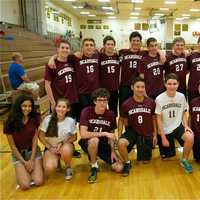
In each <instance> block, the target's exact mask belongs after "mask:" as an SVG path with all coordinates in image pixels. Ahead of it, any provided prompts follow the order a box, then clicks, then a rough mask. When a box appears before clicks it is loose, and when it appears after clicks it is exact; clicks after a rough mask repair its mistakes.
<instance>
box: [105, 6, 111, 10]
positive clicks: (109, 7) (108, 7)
mask: <svg viewBox="0 0 200 200" xmlns="http://www.w3.org/2000/svg"><path fill="white" fill-rule="evenodd" d="M102 9H103V10H113V8H112V7H111V6H102Z"/></svg>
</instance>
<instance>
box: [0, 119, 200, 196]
mask: <svg viewBox="0 0 200 200" xmlns="http://www.w3.org/2000/svg"><path fill="white" fill-rule="evenodd" d="M0 156H1V158H0V169H1V171H0V182H1V183H0V199H2V200H7V199H26V200H28V199H53V200H59V199H77V200H78V199H93V200H95V199H110V200H115V199H200V165H197V164H196V163H195V162H193V161H192V163H193V173H192V174H186V173H185V172H184V170H183V169H182V168H181V166H180V165H179V163H178V155H177V158H175V159H174V160H171V161H161V160H160V158H159V156H158V150H157V149H155V150H154V151H153V160H152V161H151V163H149V164H144V165H141V164H136V163H135V161H134V166H133V168H132V170H131V173H130V175H129V177H122V176H121V175H120V174H115V173H114V172H112V171H111V170H110V168H109V166H108V165H106V164H104V163H103V162H101V163H100V170H101V171H100V173H99V174H98V181H97V183H96V184H91V185H90V184H88V183H87V176H88V173H89V166H88V162H87V156H86V155H85V154H82V158H80V159H77V158H74V159H73V163H72V166H73V168H74V171H75V174H74V177H73V179H72V180H71V181H70V182H66V181H65V180H64V175H63V172H55V173H54V174H52V176H50V177H49V179H48V180H47V181H46V182H45V184H44V185H43V186H41V187H39V188H36V187H32V188H31V189H30V190H28V191H21V190H20V189H16V181H15V172H14V168H13V166H12V164H11V161H10V152H9V147H8V144H7V141H6V137H5V136H4V135H3V134H2V123H1V122H0ZM131 158H132V159H135V157H134V153H132V154H131Z"/></svg>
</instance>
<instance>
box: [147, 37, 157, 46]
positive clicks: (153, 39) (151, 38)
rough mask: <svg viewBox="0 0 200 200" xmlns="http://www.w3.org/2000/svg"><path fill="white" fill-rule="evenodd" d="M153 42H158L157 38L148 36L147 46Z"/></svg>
mask: <svg viewBox="0 0 200 200" xmlns="http://www.w3.org/2000/svg"><path fill="white" fill-rule="evenodd" d="M151 42H157V40H156V38H154V37H150V38H148V39H147V46H149V45H150V43H151Z"/></svg>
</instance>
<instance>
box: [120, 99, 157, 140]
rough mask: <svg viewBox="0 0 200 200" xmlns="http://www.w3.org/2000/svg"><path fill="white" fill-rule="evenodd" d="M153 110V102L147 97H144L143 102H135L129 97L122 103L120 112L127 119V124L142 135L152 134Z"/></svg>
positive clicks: (149, 135) (150, 135)
mask: <svg viewBox="0 0 200 200" xmlns="http://www.w3.org/2000/svg"><path fill="white" fill-rule="evenodd" d="M154 112H155V102H154V101H153V100H152V99H150V98H149V97H145V98H144V101H143V102H136V101H135V100H134V99H133V97H130V98H129V99H127V100H126V101H125V102H124V103H123V104H122V114H123V117H125V118H127V119H128V125H129V126H130V127H132V128H133V129H134V130H136V132H137V133H138V134H140V135H143V136H147V137H152V136H153V115H154Z"/></svg>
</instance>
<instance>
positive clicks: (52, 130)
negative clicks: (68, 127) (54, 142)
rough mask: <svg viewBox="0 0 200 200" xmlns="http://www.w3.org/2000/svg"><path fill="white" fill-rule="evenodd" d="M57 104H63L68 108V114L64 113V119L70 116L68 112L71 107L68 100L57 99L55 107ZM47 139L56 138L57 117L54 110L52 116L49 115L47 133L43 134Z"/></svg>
mask: <svg viewBox="0 0 200 200" xmlns="http://www.w3.org/2000/svg"><path fill="white" fill-rule="evenodd" d="M59 102H65V103H66V106H67V107H68V108H69V112H66V114H65V117H67V116H69V115H70V110H71V106H70V102H69V100H68V99H65V98H59V99H58V100H57V102H56V106H57V105H58V103H59ZM45 135H46V136H47V137H58V117H57V113H56V110H55V109H54V111H53V113H52V115H51V119H50V121H49V125H48V128H47V132H46V134H45Z"/></svg>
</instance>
